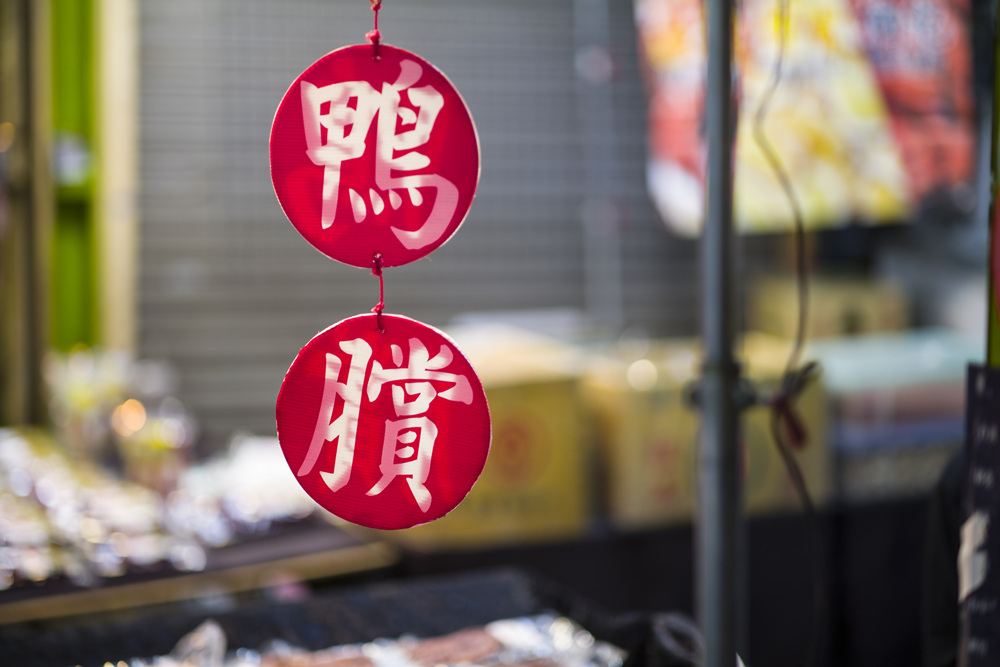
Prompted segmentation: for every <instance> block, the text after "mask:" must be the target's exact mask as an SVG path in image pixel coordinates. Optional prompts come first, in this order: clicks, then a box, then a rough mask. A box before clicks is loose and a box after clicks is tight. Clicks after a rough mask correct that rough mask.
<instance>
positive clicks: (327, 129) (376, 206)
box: [271, 44, 479, 268]
mask: <svg viewBox="0 0 1000 667" xmlns="http://www.w3.org/2000/svg"><path fill="white" fill-rule="evenodd" d="M378 53H379V56H380V57H379V59H378V60H376V59H375V58H374V57H373V49H372V47H371V46H370V45H355V46H346V47H344V48H341V49H337V50H336V51H333V52H331V53H328V54H327V55H325V56H323V57H322V58H320V59H319V60H317V61H316V62H315V63H313V64H312V65H311V66H310V67H309V68H308V69H307V70H306V71H305V72H303V73H302V74H301V75H299V77H298V78H297V79H296V80H295V82H294V83H293V84H292V86H291V87H290V88H289V89H288V92H286V93H285V96H284V97H283V98H282V100H281V103H280V104H279V105H278V110H277V112H276V113H275V115H274V123H273V124H272V126H271V182H272V183H273V184H274V191H275V193H276V194H277V195H278V201H279V202H280V203H281V208H282V209H283V210H284V212H285V215H286V216H288V219H289V221H291V223H292V225H294V226H295V229H297V230H298V231H299V233H300V234H302V236H304V237H305V239H306V240H307V241H309V243H311V244H313V246H315V247H316V249H318V250H319V251H320V252H322V253H324V254H326V255H328V256H330V257H332V258H333V259H336V260H338V261H341V262H345V263H347V264H352V265H354V266H359V267H364V268H371V266H372V263H373V259H374V257H375V255H376V254H380V255H381V264H382V266H399V265H401V264H407V263H409V262H413V261H416V260H418V259H420V258H421V257H424V256H425V255H428V254H430V253H431V252H432V251H433V250H435V249H436V248H438V247H439V246H440V245H441V244H443V243H444V242H445V241H447V240H448V239H449V238H450V237H451V235H452V234H454V233H455V231H456V230H457V229H458V227H459V226H460V225H461V224H462V221H463V220H464V219H465V216H466V214H467V213H468V212H469V207H470V206H471V205H472V198H473V196H474V195H475V192H476V186H477V185H478V183H479V139H478V137H477V136H476V127H475V125H474V124H473V122H472V116H471V115H470V114H469V110H468V108H467V107H466V106H465V102H464V101H463V100H462V98H461V96H460V95H459V94H458V91H457V90H456V89H455V87H454V86H453V85H452V84H451V82H450V81H449V80H448V79H447V78H446V77H445V76H444V74H442V73H441V72H440V71H439V70H437V69H436V68H435V67H434V66H433V65H431V64H430V63H428V62H427V61H425V60H423V59H422V58H420V57H419V56H416V55H414V54H412V53H409V52H408V51H404V50H403V49H398V48H395V47H392V46H386V45H385V44H382V45H380V46H379V49H378Z"/></svg>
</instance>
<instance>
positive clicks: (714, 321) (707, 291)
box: [696, 0, 741, 667]
mask: <svg viewBox="0 0 1000 667" xmlns="http://www.w3.org/2000/svg"><path fill="white" fill-rule="evenodd" d="M706 8H707V17H706V27H707V34H708V49H707V51H708V77H707V81H706V109H705V119H706V130H707V135H708V177H707V186H706V206H705V228H704V232H703V235H702V245H701V251H702V252H701V275H702V283H701V284H702V307H703V312H702V335H703V339H704V344H705V367H704V377H703V380H702V386H701V408H702V419H701V436H700V451H699V464H700V465H699V468H698V470H699V473H698V476H699V484H698V489H699V490H698V493H699V504H698V514H699V516H698V527H697V553H696V568H697V604H698V608H697V612H698V618H699V622H700V625H701V628H702V632H703V633H704V635H705V643H706V649H705V660H704V665H705V666H706V667H733V665H735V664H736V630H737V627H738V620H737V616H738V598H739V596H738V595H737V575H736V572H737V567H736V566H737V562H738V558H737V546H738V544H739V539H738V534H737V529H738V518H739V513H740V505H741V503H740V490H739V475H738V472H739V465H738V463H739V458H738V451H737V428H738V420H737V411H738V406H737V403H736V396H735V394H736V386H737V384H738V381H739V369H738V367H737V365H736V362H735V359H734V355H733V342H734V333H735V326H734V322H735V313H734V308H733V305H734V298H733V280H732V260H733V251H732V238H733V231H732V217H733V216H732V212H733V206H732V192H733V190H732V147H733V134H734V127H735V125H734V117H733V116H734V108H733V103H732V100H733V97H732V44H733V42H732V40H733V6H732V0H707V2H706Z"/></svg>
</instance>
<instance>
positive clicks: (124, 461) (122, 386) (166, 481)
mask: <svg viewBox="0 0 1000 667" xmlns="http://www.w3.org/2000/svg"><path fill="white" fill-rule="evenodd" d="M45 380H46V383H47V385H48V392H49V395H50V396H51V399H50V402H49V414H50V418H51V419H52V423H53V426H54V427H55V435H56V439H57V441H58V442H59V443H60V444H61V445H62V446H64V447H66V448H67V450H69V451H70V452H73V453H75V454H78V455H80V456H83V457H85V458H88V459H90V460H93V461H96V462H100V463H102V464H104V465H106V466H107V467H109V468H111V469H122V470H123V472H124V474H125V476H126V477H127V478H129V479H131V480H132V481H134V482H138V483H140V484H143V485H145V486H148V487H149V488H152V489H155V490H156V491H158V492H160V493H163V494H166V493H168V492H170V491H171V490H172V489H173V488H174V487H175V486H176V485H177V480H178V478H179V477H180V475H181V474H182V472H183V470H184V469H185V467H187V465H188V464H189V463H190V459H191V448H192V446H193V445H194V441H195V437H196V435H197V429H196V425H195V422H194V420H193V419H192V418H191V417H190V416H189V415H188V414H187V412H186V411H185V410H184V407H183V406H182V405H181V403H180V401H179V400H177V398H176V397H175V396H174V394H175V393H176V391H177V378H176V376H175V373H174V371H173V369H172V368H171V367H170V366H169V365H168V364H167V363H166V362H162V361H154V360H139V361H137V360H135V359H133V358H132V357H131V356H130V355H128V354H127V353H125V352H121V351H116V350H99V349H88V348H83V347H79V348H74V349H73V350H72V351H70V352H69V353H66V354H60V353H56V352H52V353H50V354H49V355H48V356H47V357H46V360H45Z"/></svg>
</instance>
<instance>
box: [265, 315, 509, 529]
mask: <svg viewBox="0 0 1000 667" xmlns="http://www.w3.org/2000/svg"><path fill="white" fill-rule="evenodd" d="M381 319H382V327H383V331H382V332H379V330H378V329H377V319H376V316H375V315H358V316H355V317H352V318H349V319H346V320H343V321H341V322H338V323H337V324H334V325H333V326H331V327H329V328H328V329H326V330H324V331H322V332H321V333H319V334H317V335H316V337H315V338H313V339H312V340H311V341H309V342H308V343H307V344H306V346H305V347H303V348H302V350H301V351H300V352H299V354H298V356H297V357H296V358H295V361H294V362H292V365H291V367H290V368H289V369H288V373H286V374H285V380H284V382H283V383H282V385H281V391H280V392H279V393H278V403H277V408H276V417H277V425H278V440H279V442H280V443H281V449H282V451H283V452H284V454H285V459H286V460H287V461H288V465H289V466H291V469H292V472H293V473H294V474H295V475H296V478H297V479H298V481H299V483H300V484H301V485H302V488H303V489H305V491H306V493H308V494H309V495H310V496H311V497H312V498H313V500H315V501H316V502H317V503H319V504H320V505H322V506H323V507H324V508H326V509H327V510H329V511H330V512H332V513H334V514H336V515H337V516H339V517H341V518H343V519H347V520H348V521H352V522H354V523H357V524H360V525H362V526H368V527H370V528H382V529H396V528H408V527H410V526H415V525H417V524H421V523H426V522H428V521H432V520H434V519H437V518H439V517H441V516H443V515H444V514H446V513H447V512H449V511H451V510H452V509H453V508H454V507H455V506H456V505H458V503H459V502H461V500H462V498H464V497H465V495H466V494H467V493H468V492H469V490H470V489H471V488H472V485H473V484H474V483H475V481H476V479H478V477H479V474H480V473H481V472H482V470H483V465H484V464H485V463H486V455H487V454H488V452H489V448H490V413H489V408H488V406H487V405H486V394H485V392H484V391H483V386H482V383H481V382H480V381H479V377H478V376H477V375H476V373H475V371H474V370H473V369H472V366H471V365H470V364H469V362H468V360H467V359H466V358H465V357H464V356H463V355H462V353H461V352H459V350H458V348H456V347H455V345H454V343H452V342H451V340H450V339H448V338H447V337H446V336H445V335H444V334H443V333H441V332H440V331H438V330H437V329H434V328H432V327H429V326H427V325H425V324H421V323H419V322H416V321H415V320H411V319H409V318H406V317H402V316H399V315H386V314H383V315H382V318H381Z"/></svg>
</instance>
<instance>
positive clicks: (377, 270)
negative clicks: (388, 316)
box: [372, 252, 385, 333]
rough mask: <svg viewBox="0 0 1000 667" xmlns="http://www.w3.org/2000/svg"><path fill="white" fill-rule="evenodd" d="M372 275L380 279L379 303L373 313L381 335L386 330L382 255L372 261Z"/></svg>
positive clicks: (376, 256) (379, 254)
mask: <svg viewBox="0 0 1000 667" xmlns="http://www.w3.org/2000/svg"><path fill="white" fill-rule="evenodd" d="M372 275H373V276H376V277H378V303H376V304H375V307H374V308H372V312H373V313H375V326H376V327H377V328H378V332H379V333H385V328H384V327H383V326H382V311H383V310H385V281H384V280H383V278H382V253H380V252H377V253H375V258H374V259H373V260H372Z"/></svg>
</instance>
